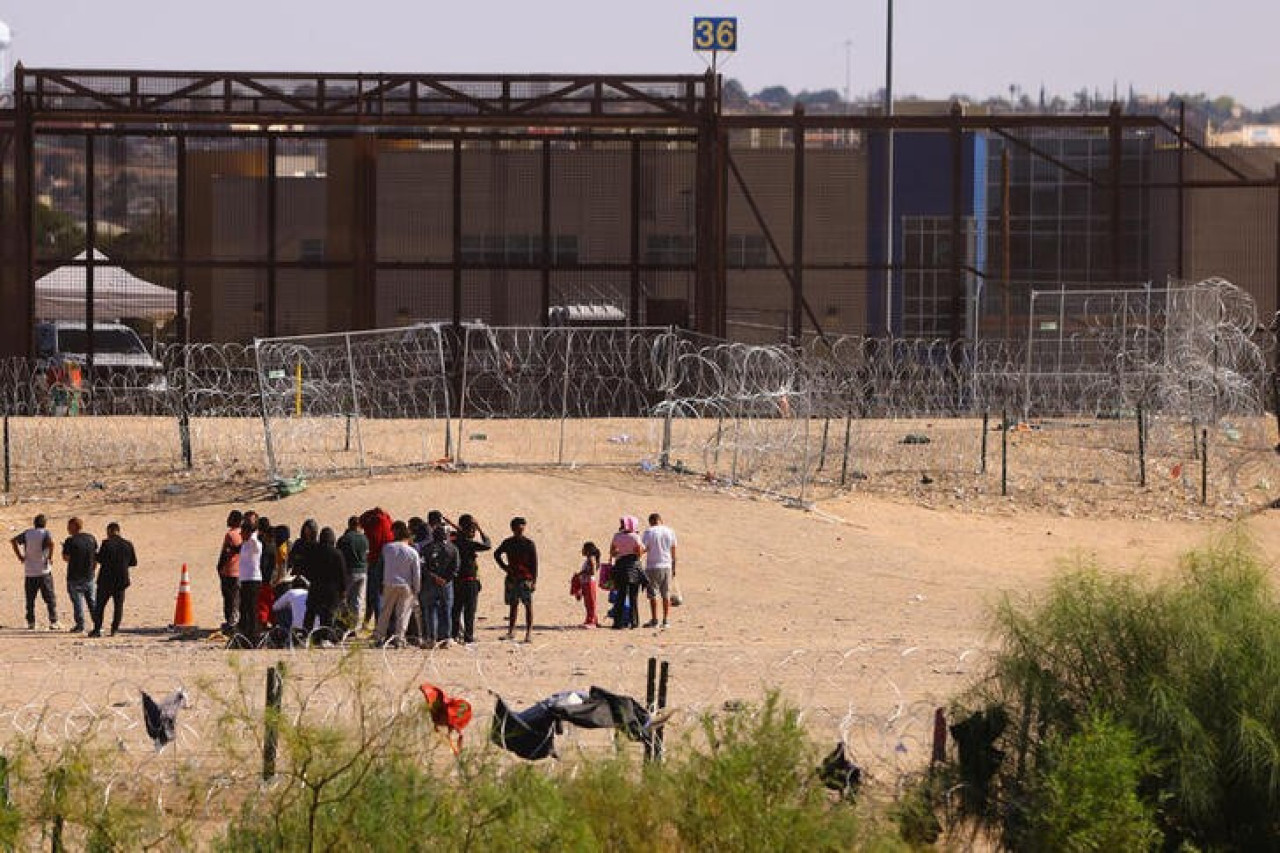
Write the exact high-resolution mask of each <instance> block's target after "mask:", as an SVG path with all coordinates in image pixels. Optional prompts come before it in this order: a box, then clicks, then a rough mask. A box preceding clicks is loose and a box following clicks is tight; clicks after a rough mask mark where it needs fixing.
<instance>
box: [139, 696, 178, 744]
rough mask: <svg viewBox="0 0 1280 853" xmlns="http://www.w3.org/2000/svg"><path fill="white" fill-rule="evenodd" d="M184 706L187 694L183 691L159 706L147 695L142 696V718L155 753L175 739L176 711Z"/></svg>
mask: <svg viewBox="0 0 1280 853" xmlns="http://www.w3.org/2000/svg"><path fill="white" fill-rule="evenodd" d="M186 705H187V694H186V692H185V691H183V690H179V691H178V692H176V693H174V694H173V695H171V696H170V697H169V698H168V699H165V700H164V701H163V702H161V703H159V704H156V700H154V699H152V698H151V697H150V696H149V695H148V694H147V693H145V692H144V693H143V694H142V718H143V721H144V722H145V723H146V725H147V734H148V735H150V737H151V740H152V742H154V743H155V745H156V752H159V751H160V750H162V749H164V748H165V747H166V746H168V745H169V743H170V742H171V741H173V740H174V739H175V738H176V737H177V728H178V709H179V708H185V707H186Z"/></svg>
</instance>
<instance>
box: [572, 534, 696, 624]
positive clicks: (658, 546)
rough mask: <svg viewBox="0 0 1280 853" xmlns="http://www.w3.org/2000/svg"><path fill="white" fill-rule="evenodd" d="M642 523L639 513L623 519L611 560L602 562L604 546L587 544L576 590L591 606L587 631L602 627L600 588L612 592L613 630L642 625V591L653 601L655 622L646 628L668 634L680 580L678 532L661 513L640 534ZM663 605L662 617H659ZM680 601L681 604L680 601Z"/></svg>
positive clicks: (611, 544)
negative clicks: (674, 592)
mask: <svg viewBox="0 0 1280 853" xmlns="http://www.w3.org/2000/svg"><path fill="white" fill-rule="evenodd" d="M639 528H640V520H639V519H638V518H636V517H635V516H634V515H624V516H622V517H621V518H620V519H618V530H617V532H615V533H614V534H613V538H612V539H611V540H610V541H609V562H608V563H602V562H601V553H600V548H599V547H598V546H597V545H596V544H595V543H594V542H584V543H583V545H582V568H581V569H579V570H578V573H577V575H576V576H575V578H574V582H573V584H572V586H571V589H573V591H574V595H576V596H578V597H580V598H581V599H582V603H583V606H584V607H585V608H586V619H585V621H584V622H583V623H582V626H583V627H584V628H595V627H599V624H600V622H599V614H598V611H597V595H598V589H599V588H600V587H604V588H606V589H608V590H609V591H610V600H611V603H612V606H611V608H610V609H609V613H608V616H609V617H611V618H612V621H613V627H614V628H617V629H621V628H637V627H640V591H641V590H642V589H643V590H644V593H645V597H646V598H647V599H648V600H649V621H648V622H646V623H644V626H643V627H645V628H658V629H659V630H663V631H665V630H666V629H667V628H668V627H669V625H670V620H671V604H672V599H673V587H674V583H675V577H676V548H677V544H678V542H677V539H676V533H675V531H674V530H672V529H671V528H670V527H669V526H668V525H666V524H664V523H663V521H662V516H661V515H659V514H658V513H656V512H654V513H650V514H649V526H648V527H647V528H646V529H645V530H644V532H643V533H641V532H640V530H639ZM659 602H661V606H662V618H661V620H659V618H658V605H659ZM676 603H679V599H678V597H677V598H676Z"/></svg>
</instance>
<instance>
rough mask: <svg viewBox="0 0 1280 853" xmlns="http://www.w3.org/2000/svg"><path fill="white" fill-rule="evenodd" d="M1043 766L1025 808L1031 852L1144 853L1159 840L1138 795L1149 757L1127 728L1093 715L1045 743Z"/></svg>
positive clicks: (1148, 810)
mask: <svg viewBox="0 0 1280 853" xmlns="http://www.w3.org/2000/svg"><path fill="white" fill-rule="evenodd" d="M1045 767H1046V769H1045V772H1044V774H1043V776H1042V778H1041V780H1040V783H1039V787H1038V788H1037V790H1036V791H1035V793H1034V795H1033V797H1032V803H1031V806H1030V808H1029V809H1028V812H1029V814H1030V820H1029V827H1028V836H1029V837H1030V839H1031V841H1032V846H1034V847H1035V848H1036V849H1039V850H1072V851H1074V850H1078V851H1091V850H1098V851H1110V850H1127V851H1145V850H1153V849H1155V848H1156V847H1157V846H1158V845H1159V843H1160V842H1161V841H1162V840H1163V835H1162V833H1161V832H1160V830H1159V828H1157V826H1156V822H1155V808H1154V805H1153V804H1152V803H1150V802H1146V801H1144V800H1143V799H1142V798H1141V796H1140V795H1139V792H1138V791H1139V786H1140V785H1141V783H1142V782H1143V780H1144V779H1145V778H1147V776H1148V774H1149V773H1150V772H1151V770H1152V760H1151V755H1150V753H1149V752H1148V751H1146V750H1143V749H1141V748H1140V746H1139V744H1138V738H1137V736H1136V735H1135V734H1134V733H1133V732H1132V731H1130V730H1129V729H1126V728H1124V727H1123V726H1119V725H1116V724H1115V723H1113V722H1112V721H1111V720H1109V719H1107V718H1106V717H1104V716H1101V715H1094V716H1092V717H1090V718H1089V719H1087V720H1085V723H1084V726H1083V728H1081V729H1080V731H1079V732H1077V733H1076V734H1074V735H1071V736H1070V737H1066V738H1055V739H1054V740H1052V741H1050V743H1049V744H1048V745H1047V748H1046V755H1045Z"/></svg>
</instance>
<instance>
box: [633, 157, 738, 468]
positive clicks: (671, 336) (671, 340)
mask: <svg viewBox="0 0 1280 853" xmlns="http://www.w3.org/2000/svg"><path fill="white" fill-rule="evenodd" d="M636 150H639V147H638V146H637V148H636ZM636 233H637V234H638V233H639V232H638V231H637V232H636ZM636 239H637V240H638V239H639V237H638V236H637V237H636ZM635 298H636V299H639V297H638V296H636V297H635ZM666 385H667V399H666V404H667V411H666V417H665V418H663V421H662V453H661V455H660V456H659V457H658V459H659V463H660V464H661V466H662V468H663V470H666V469H667V468H670V467H671V421H672V419H673V418H674V417H675V409H676V329H675V326H667V377H666ZM719 453H720V441H719V437H718V434H717V439H716V454H717V457H718V456H719ZM717 461H718V458H717Z"/></svg>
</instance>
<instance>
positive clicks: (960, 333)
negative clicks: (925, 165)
mask: <svg viewBox="0 0 1280 853" xmlns="http://www.w3.org/2000/svg"><path fill="white" fill-rule="evenodd" d="M962 115H963V111H962V110H961V108H960V103H959V101H956V102H953V103H952V104H951V256H950V258H949V259H948V260H949V264H950V267H951V271H950V273H951V275H950V277H951V341H952V342H953V343H954V342H955V341H958V340H960V339H961V338H963V337H964V317H965V311H964V303H965V287H964V273H963V272H962V270H963V268H964V263H965V260H966V257H965V256H966V252H965V245H964V133H963V132H962V131H961V130H960V118H961V116H962ZM952 352H953V353H954V352H955V349H954V348H953V349H952Z"/></svg>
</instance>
